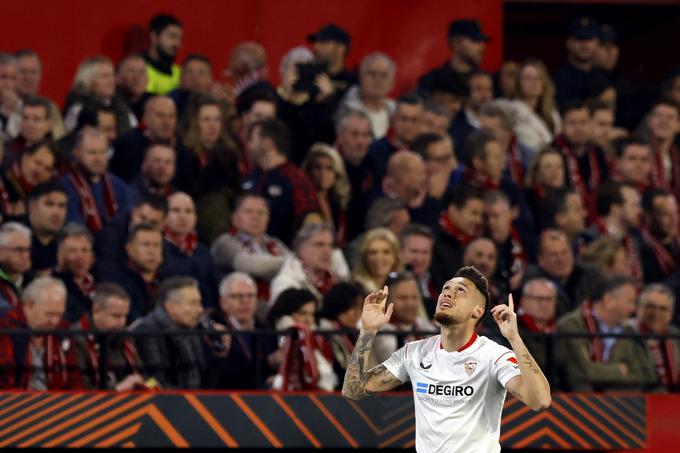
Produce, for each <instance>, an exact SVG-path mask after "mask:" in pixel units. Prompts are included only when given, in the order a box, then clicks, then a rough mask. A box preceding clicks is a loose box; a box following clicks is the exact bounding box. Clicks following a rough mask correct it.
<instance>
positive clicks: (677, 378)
mask: <svg viewBox="0 0 680 453" xmlns="http://www.w3.org/2000/svg"><path fill="white" fill-rule="evenodd" d="M638 329H639V331H640V333H643V334H644V333H653V332H652V331H651V330H649V329H648V328H647V326H645V325H644V324H638ZM664 333H668V332H664ZM645 341H646V343H647V347H648V348H649V351H650V352H651V356H652V362H653V363H654V366H655V367H656V371H657V373H658V374H659V379H660V380H661V383H662V384H663V386H664V387H666V388H667V389H669V390H671V391H672V390H674V389H676V388H678V386H680V368H678V367H679V366H680V364H679V363H678V356H677V353H678V351H677V349H676V348H675V344H674V343H675V341H676V340H673V339H671V338H666V339H663V340H662V339H659V338H647V339H646V340H645Z"/></svg>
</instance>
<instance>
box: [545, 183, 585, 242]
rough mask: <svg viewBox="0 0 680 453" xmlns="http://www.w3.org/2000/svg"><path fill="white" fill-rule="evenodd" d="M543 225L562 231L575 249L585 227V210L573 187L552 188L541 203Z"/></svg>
mask: <svg viewBox="0 0 680 453" xmlns="http://www.w3.org/2000/svg"><path fill="white" fill-rule="evenodd" d="M542 209H543V222H542V224H543V227H544V228H555V229H557V230H559V231H560V232H561V233H563V234H564V235H565V236H566V237H567V238H568V239H569V243H570V244H571V245H572V246H573V247H575V249H574V250H577V248H578V247H577V246H578V244H579V238H580V236H581V235H582V234H583V233H584V232H585V228H586V211H585V209H584V208H583V205H582V204H581V197H579V194H578V193H577V192H576V190H574V189H566V188H562V189H554V190H552V191H551V192H550V194H549V195H548V196H547V197H546V199H545V201H544V203H543V207H542Z"/></svg>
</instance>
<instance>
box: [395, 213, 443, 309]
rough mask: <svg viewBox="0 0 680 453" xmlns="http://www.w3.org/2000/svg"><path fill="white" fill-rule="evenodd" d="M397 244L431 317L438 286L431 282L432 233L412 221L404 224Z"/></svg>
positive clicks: (435, 306)
mask: <svg viewBox="0 0 680 453" xmlns="http://www.w3.org/2000/svg"><path fill="white" fill-rule="evenodd" d="M399 244H401V251H400V256H401V260H402V262H403V263H404V266H405V267H406V269H407V270H409V271H410V272H411V273H413V277H414V278H415V279H416V283H417V284H418V290H420V297H421V298H422V299H423V304H424V305H425V310H426V311H427V319H432V318H434V312H435V309H436V308H437V299H438V298H439V288H436V287H435V286H434V285H433V284H432V276H431V274H430V265H431V264H432V247H433V246H434V234H433V233H432V230H431V229H430V228H428V227H426V226H425V225H420V224H417V223H412V224H409V225H406V226H405V227H404V229H403V230H402V231H401V234H400V235H399Z"/></svg>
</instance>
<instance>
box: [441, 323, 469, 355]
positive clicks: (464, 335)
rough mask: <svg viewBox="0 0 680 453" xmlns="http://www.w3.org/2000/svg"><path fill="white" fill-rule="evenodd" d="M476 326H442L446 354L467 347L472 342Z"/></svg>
mask: <svg viewBox="0 0 680 453" xmlns="http://www.w3.org/2000/svg"><path fill="white" fill-rule="evenodd" d="M474 331H475V326H469V325H465V324H456V325H453V326H442V330H441V335H442V346H444V350H445V351H446V352H454V351H457V350H459V349H460V348H462V347H463V346H465V344H466V343H467V342H468V341H470V338H472V334H473V333H474Z"/></svg>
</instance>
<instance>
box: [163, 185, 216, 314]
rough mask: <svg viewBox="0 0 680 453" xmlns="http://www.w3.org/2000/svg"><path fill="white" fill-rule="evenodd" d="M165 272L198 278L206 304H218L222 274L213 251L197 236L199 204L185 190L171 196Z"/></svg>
mask: <svg viewBox="0 0 680 453" xmlns="http://www.w3.org/2000/svg"><path fill="white" fill-rule="evenodd" d="M163 237H164V239H165V241H164V247H163V255H164V259H165V266H164V268H163V274H164V275H165V276H168V277H172V276H179V275H184V276H191V277H194V278H195V279H196V281H198V285H199V289H200V290H201V300H202V301H203V304H204V305H205V306H207V307H215V306H217V300H218V295H217V287H218V285H219V277H218V275H217V268H216V267H215V263H214V262H213V259H212V256H211V255H210V250H209V249H208V247H206V246H205V244H203V243H201V242H200V241H199V240H198V236H197V235H196V207H195V205H194V201H193V200H192V199H191V197H190V196H189V195H187V194H186V193H184V192H177V193H174V194H172V195H170V196H169V197H168V217H167V218H166V220H165V229H164V230H163Z"/></svg>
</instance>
